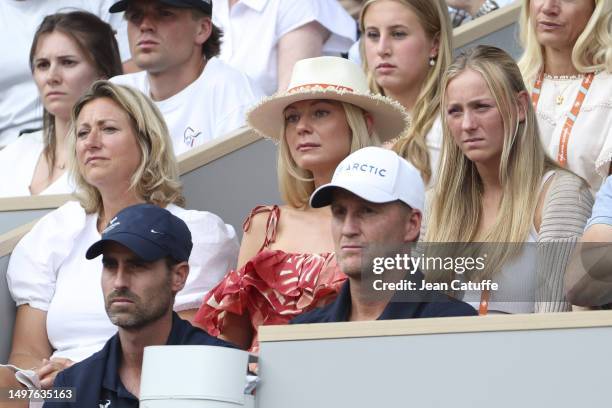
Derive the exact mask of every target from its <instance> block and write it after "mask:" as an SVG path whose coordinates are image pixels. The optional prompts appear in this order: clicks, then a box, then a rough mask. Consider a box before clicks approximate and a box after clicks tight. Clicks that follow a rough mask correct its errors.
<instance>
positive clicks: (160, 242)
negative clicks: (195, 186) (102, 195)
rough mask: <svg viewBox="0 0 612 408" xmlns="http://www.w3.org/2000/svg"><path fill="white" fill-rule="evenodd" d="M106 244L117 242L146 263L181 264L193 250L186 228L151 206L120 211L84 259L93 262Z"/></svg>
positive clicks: (175, 219) (170, 214) (181, 221)
mask: <svg viewBox="0 0 612 408" xmlns="http://www.w3.org/2000/svg"><path fill="white" fill-rule="evenodd" d="M106 242H117V243H119V244H121V245H123V246H125V247H127V248H128V249H130V250H131V251H132V252H134V253H135V254H136V255H138V257H139V258H141V259H142V260H144V261H146V262H154V261H157V260H158V259H162V258H164V257H167V256H169V257H171V258H172V259H174V260H176V261H178V262H182V261H187V260H188V259H189V254H190V253H191V249H192V248H193V243H192V242H191V232H190V231H189V228H188V227H187V224H185V222H184V221H183V220H181V219H180V218H178V217H177V216H175V215H173V214H172V213H171V212H170V211H168V210H165V209H163V208H161V207H158V206H156V205H152V204H137V205H133V206H131V207H127V208H124V209H123V210H121V211H120V212H119V213H118V214H117V216H116V217H115V218H113V219H112V220H111V221H110V222H109V224H108V226H107V227H106V229H105V230H104V231H102V238H101V239H100V240H99V241H97V242H96V243H94V244H93V245H92V246H90V247H89V249H88V250H87V253H86V254H85V257H86V258H87V259H93V258H95V257H97V256H98V255H100V254H102V253H103V251H104V244H105V243H106Z"/></svg>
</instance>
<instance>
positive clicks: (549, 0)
mask: <svg viewBox="0 0 612 408" xmlns="http://www.w3.org/2000/svg"><path fill="white" fill-rule="evenodd" d="M594 9H595V1H594V0H531V3H530V5H529V14H530V16H531V21H532V24H533V26H534V30H535V34H536V37H537V39H538V42H539V43H540V44H541V45H542V46H544V47H545V48H551V49H554V50H565V51H568V50H569V51H571V50H572V49H573V48H574V44H576V40H577V39H578V37H579V36H580V34H582V32H583V31H584V28H585V27H586V25H587V23H588V22H589V19H590V18H591V15H592V14H593V10H594Z"/></svg>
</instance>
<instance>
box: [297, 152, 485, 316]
mask: <svg viewBox="0 0 612 408" xmlns="http://www.w3.org/2000/svg"><path fill="white" fill-rule="evenodd" d="M424 197H425V186H424V184H423V180H422V179H421V176H420V174H419V172H418V170H417V169H416V168H415V167H414V166H412V165H411V164H410V163H408V162H407V161H406V160H404V159H402V158H401V157H399V156H398V155H397V154H395V153H394V152H392V151H390V150H387V149H382V148H379V147H366V148H364V149H361V150H358V151H356V152H354V153H353V154H351V155H350V156H348V157H347V158H346V159H344V160H343V161H342V162H341V163H340V164H339V165H338V167H337V168H336V171H335V173H334V176H333V178H332V181H331V183H329V184H326V185H323V186H321V187H319V188H318V189H317V190H316V191H315V192H314V193H313V195H312V196H311V198H310V205H311V206H312V207H314V208H318V207H324V206H327V205H331V211H332V236H333V239H334V243H335V247H336V248H335V249H336V257H337V259H338V264H339V265H340V268H341V269H342V272H344V273H345V274H346V275H347V276H348V279H347V281H346V282H345V283H344V286H343V287H342V289H341V291H340V293H339V295H338V297H337V298H336V300H335V301H334V302H332V303H330V304H329V305H327V306H325V307H323V308H319V309H315V310H313V311H310V312H308V313H305V314H302V315H300V316H298V317H296V318H295V319H293V320H292V322H291V323H323V322H339V321H357V320H377V319H378V320H389V319H409V318H416V317H441V316H469V315H476V311H475V310H474V309H473V308H472V307H471V306H469V305H468V304H466V303H464V302H461V301H458V300H455V299H453V298H451V297H448V296H446V295H444V294H442V293H440V292H435V291H431V290H421V288H422V281H423V275H422V274H421V273H420V272H419V271H413V273H412V274H411V272H410V271H409V270H406V269H402V268H401V266H399V265H395V266H391V263H394V260H395V258H396V257H395V256H394V255H403V254H400V252H402V251H405V249H404V248H406V247H407V244H408V243H410V242H416V241H417V239H418V237H419V232H420V229H421V217H422V213H423V207H424ZM399 258H401V257H399ZM376 259H385V260H390V261H389V262H387V263H386V264H385V267H387V269H386V270H385V271H384V272H381V271H380V270H379V271H375V270H374V269H373V268H372V265H373V264H374V265H377V264H378V263H377V262H376V261H375V260H376ZM373 261H374V262H373ZM381 265H382V263H381ZM379 266H380V265H379ZM405 278H408V279H405ZM402 282H406V283H405V284H404V286H403V287H402V286H400V285H399V284H401V283H402ZM408 282H412V283H411V284H408ZM383 283H384V284H385V285H386V286H383ZM390 284H391V285H390ZM400 287H401V288H402V289H401V290H402V291H405V292H406V291H410V292H412V293H409V295H415V294H416V296H408V297H403V298H402V296H401V294H400V293H399V291H398V290H396V289H394V288H400ZM390 289H391V290H390ZM373 293H374V295H373ZM398 295H400V296H398Z"/></svg>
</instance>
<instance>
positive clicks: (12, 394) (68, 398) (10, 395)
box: [0, 387, 76, 402]
mask: <svg viewBox="0 0 612 408" xmlns="http://www.w3.org/2000/svg"><path fill="white" fill-rule="evenodd" d="M18 400H21V401H27V400H34V401H36V400H44V401H54V402H74V401H75V400H76V393H75V389H74V388H72V387H66V388H51V389H48V390H37V389H26V388H5V389H0V402H1V401H9V402H10V401H18Z"/></svg>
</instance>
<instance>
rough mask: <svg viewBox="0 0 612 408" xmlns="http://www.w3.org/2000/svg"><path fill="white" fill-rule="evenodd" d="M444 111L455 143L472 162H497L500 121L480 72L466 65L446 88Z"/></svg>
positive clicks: (501, 137) (501, 144)
mask: <svg viewBox="0 0 612 408" xmlns="http://www.w3.org/2000/svg"><path fill="white" fill-rule="evenodd" d="M446 100H447V105H446V106H445V107H444V109H445V110H444V114H445V115H446V121H447V123H448V127H449V129H450V133H451V135H452V137H453V140H454V141H455V144H456V145H457V146H458V147H459V149H461V151H462V152H463V154H464V155H465V156H466V157H467V158H468V159H469V160H470V161H472V162H474V163H476V165H479V164H483V165H485V166H498V165H499V160H500V158H501V154H502V150H503V147H504V124H503V119H502V116H501V114H500V112H499V109H498V107H497V103H496V102H495V99H494V97H493V95H492V94H491V91H490V90H489V87H488V86H487V83H486V82H485V79H484V78H483V76H482V75H481V74H480V73H478V72H476V71H473V70H471V69H466V70H465V71H463V72H462V73H461V74H459V75H458V76H457V77H455V78H454V79H453V80H451V81H450V82H449V84H448V87H447V88H446Z"/></svg>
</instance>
